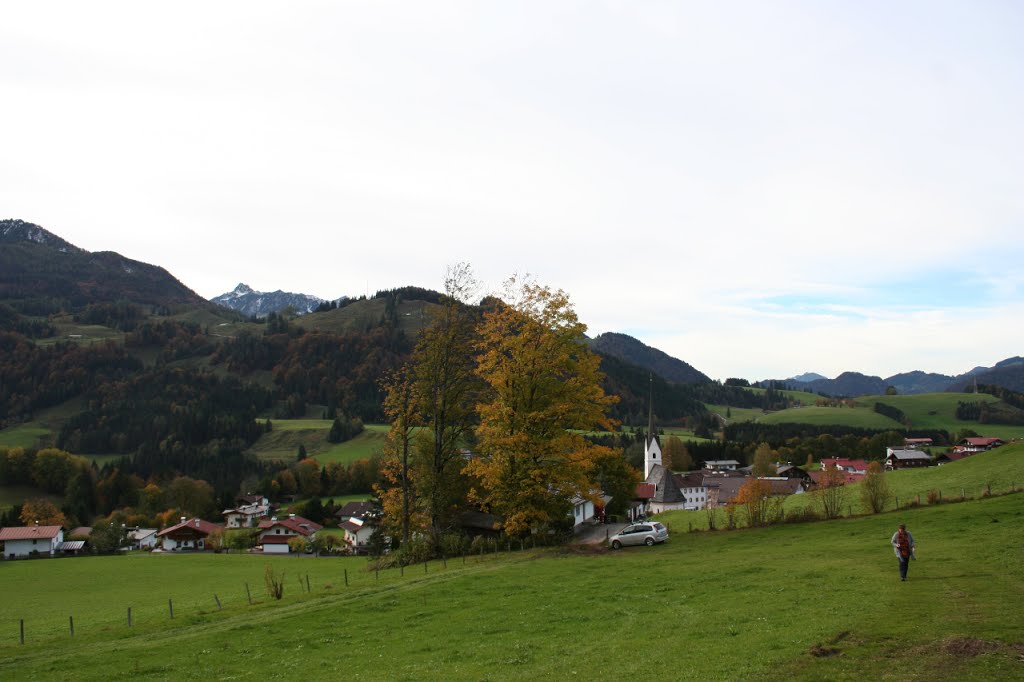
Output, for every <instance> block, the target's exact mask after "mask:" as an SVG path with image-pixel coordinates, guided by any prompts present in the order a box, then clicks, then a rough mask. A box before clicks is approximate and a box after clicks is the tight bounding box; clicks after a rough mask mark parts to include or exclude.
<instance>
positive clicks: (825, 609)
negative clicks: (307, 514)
mask: <svg viewBox="0 0 1024 682" xmlns="http://www.w3.org/2000/svg"><path fill="white" fill-rule="evenodd" d="M900 521H905V522H906V523H907V524H908V526H909V527H910V529H911V531H912V532H913V533H914V535H915V537H916V539H917V541H918V552H917V554H918V561H916V562H914V564H913V565H912V566H911V571H910V580H909V581H908V582H906V583H901V582H900V581H899V580H898V575H897V564H896V561H895V559H894V557H893V553H892V549H891V547H890V545H889V538H890V536H891V534H892V532H893V530H894V528H895V526H896V524H897V523H898V522H900ZM993 521H999V523H994V522H993ZM1022 522H1024V505H1022V498H1021V496H1020V495H1012V496H1005V497H997V498H990V499H986V500H980V501H975V502H967V503H963V504H957V505H941V506H934V507H923V508H918V509H913V510H908V511H906V512H905V513H901V514H898V515H895V514H882V515H878V516H871V517H862V518H856V519H843V520H839V521H833V522H828V523H812V524H793V525H784V526H776V527H771V528H764V529H756V530H741V531H735V532H716V533H674V534H673V536H672V538H671V540H670V541H669V542H668V543H667V544H665V545H661V546H657V547H653V548H646V547H638V548H629V549H626V550H622V551H619V552H613V551H607V550H601V549H590V550H584V549H580V550H576V551H573V550H568V551H559V550H527V551H526V552H513V553H511V554H504V553H502V554H496V555H495V554H488V555H485V556H483V557H480V556H476V555H474V556H472V557H469V558H468V559H467V561H466V563H465V564H463V563H462V561H461V560H453V561H449V562H448V566H447V568H445V567H443V566H442V564H441V563H440V562H432V563H431V564H430V566H429V567H428V570H427V571H424V570H422V566H411V567H408V568H406V569H405V571H404V575H403V574H402V573H400V572H399V571H397V570H390V571H386V572H384V573H382V574H381V578H380V583H377V582H376V579H375V577H374V575H373V574H372V573H367V572H365V571H360V570H359V569H360V568H361V567H365V566H366V562H365V561H364V560H359V559H311V558H306V557H303V558H279V559H269V558H267V557H260V556H248V555H238V556H231V555H227V556H225V555H218V556H212V555H194V556H167V555H164V556H135V557H110V558H82V559H65V560H43V561H34V562H11V563H10V564H5V565H3V566H2V567H0V568H2V570H3V571H4V573H5V585H6V586H7V587H8V590H7V592H8V595H9V600H7V601H5V608H4V610H3V615H2V617H0V676H3V677H5V678H7V679H33V678H61V677H69V676H73V677H75V678H76V679H103V680H111V679H129V678H130V679H138V678H139V677H155V678H166V679H171V678H173V679H203V680H206V679H227V678H248V677H253V678H255V677H265V676H267V675H268V670H269V671H271V674H272V676H276V677H280V678H284V679H300V678H309V677H311V676H316V677H322V678H335V679H337V678H344V679H352V680H380V679H388V680H422V679H445V680H482V679H490V680H565V679H573V678H576V679H609V678H615V679H618V678H628V677H634V676H637V677H639V676H643V677H645V678H649V679H687V680H706V679H729V680H732V679H797V680H821V679H849V680H859V679H877V680H886V679H893V680H940V681H942V680H964V679H978V680H982V679H986V680H987V679H1010V678H1018V677H1020V676H1021V675H1022V674H1024V663H1022V662H1021V661H1020V655H1021V650H1022V647H1024V612H1022V611H1021V609H1020V608H1019V604H1018V603H1017V600H1015V599H1008V598H1007V595H1013V594H1020V593H1021V592H1022V591H1024V554H1022V548H1021V547H1020V543H1019V542H1018V541H1017V540H1019V538H1016V530H1017V529H1019V527H1020V524H1021V523H1022ZM348 562H351V563H348ZM264 565H271V566H273V567H275V568H277V569H279V570H284V571H285V572H286V579H285V584H286V591H285V598H284V600H283V601H281V602H272V601H270V600H268V599H267V597H266V596H265V594H263V591H262V590H261V589H260V587H259V586H260V585H261V584H262V575H263V567H264ZM346 566H351V567H352V570H350V585H349V587H347V588H346V587H344V578H343V569H344V567H346ZM307 572H309V574H310V583H311V586H312V588H313V591H312V594H305V593H303V592H301V591H300V590H299V578H300V577H303V578H304V575H305V573H307ZM114 575H116V576H117V579H116V580H112V579H111V576H114ZM245 581H248V582H249V583H250V586H251V587H253V588H254V592H255V593H256V595H255V596H256V598H257V599H258V600H259V601H260V602H261V603H260V604H257V605H256V606H249V605H248V604H247V602H246V598H245V593H244V585H243V583H244V582H245ZM328 582H329V583H330V587H327V583H328ZM41 585H45V586H46V589H40V586H41ZM214 593H216V594H218V595H219V596H220V598H221V600H222V602H223V603H224V610H223V611H218V610H217V607H216V605H215V603H214V599H213V595H214ZM169 598H173V599H174V605H175V618H174V619H173V620H172V619H171V618H170V617H169V609H168V604H167V600H168V599H169ZM128 605H132V606H133V615H134V616H135V618H136V622H135V625H134V627H133V628H131V629H129V628H128V627H127V623H126V610H127V606H128ZM69 614H74V615H75V624H76V634H75V637H74V638H71V637H69V636H68V615H69ZM710 614H713V617H709V615H710ZM21 618H25V621H26V622H25V625H26V635H27V642H26V644H25V645H24V646H20V645H19V644H18V633H19V619H21ZM655 626H656V627H655ZM652 628H653V629H652ZM638 632H646V633H647V634H645V635H643V637H644V638H645V639H649V640H650V641H651V643H652V646H654V647H655V648H656V650H657V652H658V654H657V655H652V656H645V655H637V654H627V653H626V650H627V649H633V648H635V646H634V644H635V643H636V642H637V641H638ZM681 632H685V636H679V633H681Z"/></svg>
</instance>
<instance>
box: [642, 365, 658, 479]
mask: <svg viewBox="0 0 1024 682" xmlns="http://www.w3.org/2000/svg"><path fill="white" fill-rule="evenodd" d="M648 400H649V402H648V408H647V439H646V440H647V442H646V443H644V480H645V481H648V482H650V481H649V479H650V476H651V470H652V469H653V468H654V465H655V464H657V465H660V464H661V446H660V445H658V436H657V435H656V434H655V433H654V374H653V373H652V374H651V388H650V396H649V398H648Z"/></svg>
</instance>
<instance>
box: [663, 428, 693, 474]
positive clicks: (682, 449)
mask: <svg viewBox="0 0 1024 682" xmlns="http://www.w3.org/2000/svg"><path fill="white" fill-rule="evenodd" d="M662 458H663V459H664V466H665V467H667V468H668V469H671V470H672V471H689V470H690V469H692V468H693V457H691V456H690V451H689V450H688V449H687V448H686V443H684V442H683V441H682V440H681V439H680V438H679V437H678V436H669V437H668V439H667V440H666V441H665V449H664V451H663V452H662Z"/></svg>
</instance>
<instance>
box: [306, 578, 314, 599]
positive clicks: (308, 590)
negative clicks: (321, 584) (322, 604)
mask: <svg viewBox="0 0 1024 682" xmlns="http://www.w3.org/2000/svg"><path fill="white" fill-rule="evenodd" d="M312 591H313V590H312V589H311V588H310V587H309V573H307V574H306V594H309V593H310V592H312Z"/></svg>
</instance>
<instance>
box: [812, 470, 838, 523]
mask: <svg viewBox="0 0 1024 682" xmlns="http://www.w3.org/2000/svg"><path fill="white" fill-rule="evenodd" d="M814 494H815V495H816V496H817V498H818V504H819V505H820V506H821V513H822V514H823V515H824V516H825V518H826V519H834V518H837V517H838V516H839V512H840V511H841V510H842V508H843V500H845V499H846V475H845V474H844V473H843V472H842V471H841V470H840V469H836V468H827V469H825V470H823V471H822V472H821V478H820V479H818V489H817V490H815V491H814Z"/></svg>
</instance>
